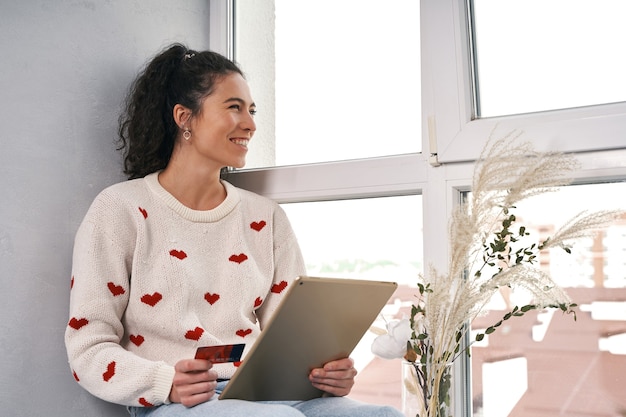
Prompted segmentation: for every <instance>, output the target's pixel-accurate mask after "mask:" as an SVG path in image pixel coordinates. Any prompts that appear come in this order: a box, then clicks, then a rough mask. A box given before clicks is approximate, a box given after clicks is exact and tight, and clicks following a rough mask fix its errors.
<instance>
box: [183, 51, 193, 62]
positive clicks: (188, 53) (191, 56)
mask: <svg viewBox="0 0 626 417" xmlns="http://www.w3.org/2000/svg"><path fill="white" fill-rule="evenodd" d="M194 56H196V54H195V52H187V53H186V54H185V61H186V60H188V59H191V58H193V57H194Z"/></svg>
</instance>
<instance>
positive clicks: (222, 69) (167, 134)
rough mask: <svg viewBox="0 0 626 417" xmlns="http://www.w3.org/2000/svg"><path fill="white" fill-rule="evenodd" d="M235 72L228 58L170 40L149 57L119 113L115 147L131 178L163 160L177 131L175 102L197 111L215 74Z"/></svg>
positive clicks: (160, 166) (150, 170) (167, 157)
mask: <svg viewBox="0 0 626 417" xmlns="http://www.w3.org/2000/svg"><path fill="white" fill-rule="evenodd" d="M233 72H235V73H238V74H241V75H243V74H242V72H241V70H240V69H239V68H238V67H237V65H236V64H234V63H233V62H232V61H230V60H228V59H227V58H225V57H223V56H221V55H219V54H217V53H214V52H210V51H203V52H195V51H192V50H189V49H187V48H186V47H185V46H183V45H181V44H173V45H171V46H169V47H168V48H166V49H165V50H164V51H163V52H161V53H160V54H158V55H157V56H156V57H155V58H154V59H153V60H152V61H150V62H149V63H148V65H147V66H146V67H145V68H144V69H143V71H142V72H141V73H140V74H139V75H138V77H137V78H136V79H135V81H134V82H133V84H132V85H131V87H130V89H129V92H128V96H127V98H126V101H125V105H124V111H123V113H122V114H121V116H120V119H119V132H118V133H119V140H118V143H119V147H118V150H121V151H122V152H123V157H124V173H125V174H126V175H127V176H128V178H129V179H133V178H141V177H144V176H146V175H148V174H150V173H153V172H156V171H159V170H162V169H164V168H165V167H166V166H167V164H168V162H169V160H170V157H171V156H172V151H173V149H174V144H175V142H176V138H177V136H178V131H179V128H178V125H177V124H176V122H175V121H174V117H173V109H174V106H175V105H176V104H181V105H183V106H185V107H187V108H189V109H190V110H191V111H192V114H193V115H196V114H198V113H199V112H200V109H201V106H202V101H203V100H204V98H206V97H207V96H208V95H210V94H211V93H212V92H213V88H214V85H215V82H216V80H217V79H218V77H221V76H225V75H228V74H230V73H233Z"/></svg>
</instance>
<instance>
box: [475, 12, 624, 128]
mask: <svg viewBox="0 0 626 417" xmlns="http://www.w3.org/2000/svg"><path fill="white" fill-rule="evenodd" d="M471 4H472V11H473V14H472V17H473V23H474V25H473V29H474V33H473V35H474V38H473V39H474V43H473V45H474V49H473V51H474V55H475V63H476V73H477V76H476V85H477V87H476V88H475V92H476V95H477V97H478V98H477V101H476V102H477V105H478V106H477V107H478V108H477V109H476V114H477V116H478V117H494V116H503V115H510V114H518V113H529V112H537V111H544V110H556V109H565V108H572V107H582V106H591V105H598V104H606V103H616V102H620V101H626V80H624V77H623V74H624V73H626V56H625V55H624V54H623V53H621V52H620V51H621V49H622V45H623V44H624V42H625V41H626V27H625V26H624V24H623V20H624V17H626V3H624V2H623V1H621V0H597V1H571V0H549V1H545V0H524V1H520V0H502V1H488V0H487V1H486V0H472V2H471Z"/></svg>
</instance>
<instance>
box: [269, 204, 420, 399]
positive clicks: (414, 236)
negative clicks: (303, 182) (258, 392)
mask: <svg viewBox="0 0 626 417" xmlns="http://www.w3.org/2000/svg"><path fill="white" fill-rule="evenodd" d="M282 207H283V208H284V209H285V211H286V213H287V215H288V217H289V220H290V222H291V224H292V226H293V229H294V231H295V233H296V235H297V236H298V241H299V243H300V246H301V249H302V253H303V256H304V259H305V262H306V265H307V273H308V274H309V275H311V276H318V277H340V278H358V279H372V280H383V281H395V282H397V283H398V290H397V291H396V293H395V294H394V295H393V296H392V297H391V299H390V300H389V303H388V305H387V306H386V307H385V308H384V310H383V312H382V314H381V318H380V319H379V320H377V321H376V322H375V323H374V325H375V326H378V327H381V328H385V322H384V319H383V317H385V318H386V319H391V318H398V317H400V316H401V315H402V314H405V315H407V317H408V314H409V313H410V307H409V306H410V304H411V302H412V301H413V300H414V296H415V294H416V292H417V276H418V275H419V274H420V273H421V272H422V270H423V265H422V264H423V261H422V253H423V250H422V245H423V237H422V197H421V196H419V195H413V196H402V197H381V198H369V199H357V200H341V201H326V202H314V203H293V204H283V205H282ZM374 337H375V334H374V333H372V332H367V333H366V334H365V335H364V337H363V339H362V340H361V342H360V343H359V345H358V346H357V347H356V349H355V350H354V352H352V354H351V355H350V356H351V357H352V358H353V359H354V360H355V367H356V368H357V370H358V371H359V375H358V376H357V383H356V385H355V386H354V389H353V391H352V393H351V394H350V396H351V397H352V398H355V399H360V400H364V401H368V402H371V403H378V404H387V405H392V406H396V407H398V409H399V408H400V407H401V404H400V394H401V392H402V390H401V382H400V380H401V377H400V372H401V371H400V361H399V360H397V361H394V360H386V359H380V358H377V357H374V355H373V354H372V353H371V344H372V341H373V340H374Z"/></svg>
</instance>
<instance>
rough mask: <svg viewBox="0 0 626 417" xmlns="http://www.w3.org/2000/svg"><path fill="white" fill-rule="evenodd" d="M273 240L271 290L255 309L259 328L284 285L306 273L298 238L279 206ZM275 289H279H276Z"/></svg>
mask: <svg viewBox="0 0 626 417" xmlns="http://www.w3.org/2000/svg"><path fill="white" fill-rule="evenodd" d="M272 232H273V241H274V243H273V244H274V277H273V286H272V290H271V291H270V293H269V294H268V296H267V299H266V301H265V303H263V305H262V306H261V308H260V309H259V310H258V311H257V316H258V318H259V324H260V326H261V329H263V328H264V327H265V324H266V323H267V322H268V320H269V319H270V318H271V317H272V315H273V314H274V311H275V310H276V308H277V307H278V305H279V304H280V301H281V299H282V295H283V294H284V293H285V290H286V287H287V286H288V285H290V284H291V283H292V282H293V281H294V280H295V279H296V278H297V277H299V276H301V275H304V274H305V273H306V268H305V265H304V260H303V257H302V253H301V251H300V246H299V245H298V240H297V238H296V235H295V233H294V232H293V229H292V227H291V224H290V223H289V219H288V218H287V215H286V213H285V212H284V210H283V209H282V208H281V207H280V206H278V205H277V206H276V210H275V211H274V219H273V231H272ZM277 289H280V291H278V290H277Z"/></svg>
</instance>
